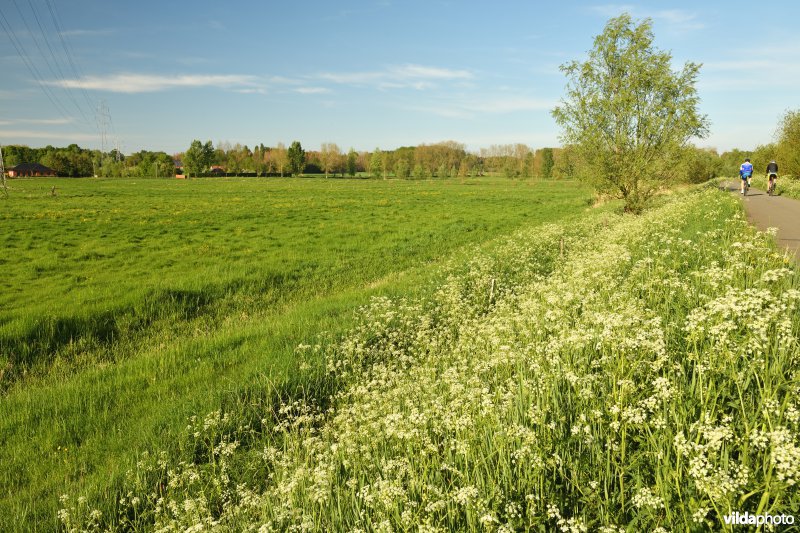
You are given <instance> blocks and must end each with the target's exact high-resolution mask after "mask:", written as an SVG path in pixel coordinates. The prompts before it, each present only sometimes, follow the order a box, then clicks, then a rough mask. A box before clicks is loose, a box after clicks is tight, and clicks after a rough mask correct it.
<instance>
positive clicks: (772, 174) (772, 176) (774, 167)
mask: <svg viewBox="0 0 800 533" xmlns="http://www.w3.org/2000/svg"><path fill="white" fill-rule="evenodd" d="M767 176H768V177H769V183H768V184H767V192H768V193H770V194H771V193H772V191H773V190H774V188H775V182H776V181H778V163H776V162H775V161H770V162H769V164H768V165H767Z"/></svg>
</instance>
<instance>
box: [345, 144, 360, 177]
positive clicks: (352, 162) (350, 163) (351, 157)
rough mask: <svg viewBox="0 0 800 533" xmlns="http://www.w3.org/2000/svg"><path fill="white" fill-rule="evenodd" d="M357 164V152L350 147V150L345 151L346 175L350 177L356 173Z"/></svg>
mask: <svg viewBox="0 0 800 533" xmlns="http://www.w3.org/2000/svg"><path fill="white" fill-rule="evenodd" d="M357 164H358V154H357V153H356V151H355V150H353V149H352V148H350V151H349V152H347V175H348V176H350V177H351V178H352V177H354V176H355V175H356V167H357Z"/></svg>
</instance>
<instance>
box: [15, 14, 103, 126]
mask: <svg viewBox="0 0 800 533" xmlns="http://www.w3.org/2000/svg"><path fill="white" fill-rule="evenodd" d="M14 5H15V6H16V7H17V11H19V14H20V17H22V21H23V22H24V23H25V27H26V28H28V31H29V32H30V33H31V37H32V38H33V42H34V43H35V44H36V48H38V49H39V53H41V54H42V57H44V59H45V62H46V63H47V66H48V68H50V72H51V73H52V74H53V76H54V77H55V78H58V79H59V81H61V82H62V87H64V89H65V92H66V93H67V96H68V97H69V99H70V100H71V101H72V103H73V104H74V105H75V109H77V110H78V113H80V114H81V116H82V117H83V120H84V122H86V123H87V124H88V123H89V119H88V117H87V116H86V113H84V111H83V107H81V106H80V105H79V104H78V101H77V100H76V99H75V96H73V94H72V91H70V90H69V89H68V87H67V85H66V81H67V78H66V76H64V72H63V71H62V70H61V64H60V61H59V60H58V59H57V58H56V54H55V52H54V51H53V47H52V46H51V45H50V39H48V38H47V32H46V31H45V30H44V27H43V26H42V22H41V20H40V19H39V14H38V13H37V10H36V8H35V7H34V5H33V2H32V1H31V0H28V7H30V8H31V12H32V13H33V18H34V20H36V25H37V26H39V31H40V32H41V33H42V37H44V42H45V44H46V45H47V49H48V50H49V52H50V57H51V58H52V59H53V64H54V65H55V69H54V68H53V65H52V64H51V63H50V60H49V59H48V57H47V56H46V55H45V54H44V52H43V51H42V48H41V46H39V41H38V40H37V39H36V35H35V34H34V32H32V31H31V30H30V27H29V26H28V22H27V20H25V16H24V15H23V14H22V10H21V9H20V8H19V5H18V4H17V0H14ZM56 71H58V72H57V73H56Z"/></svg>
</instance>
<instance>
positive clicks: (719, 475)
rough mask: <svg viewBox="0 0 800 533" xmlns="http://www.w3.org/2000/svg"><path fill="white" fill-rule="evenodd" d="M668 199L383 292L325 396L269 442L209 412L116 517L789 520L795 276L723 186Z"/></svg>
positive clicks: (210, 520) (447, 521)
mask: <svg viewBox="0 0 800 533" xmlns="http://www.w3.org/2000/svg"><path fill="white" fill-rule="evenodd" d="M667 202H668V203H667V204H666V205H664V206H663V207H661V208H659V209H656V210H653V211H652V212H650V213H647V214H646V215H644V216H641V217H636V218H630V217H614V218H612V219H608V218H602V217H599V216H591V217H589V218H587V220H585V221H583V222H581V223H579V224H575V225H571V226H569V227H559V226H547V227H544V228H537V229H536V230H535V231H528V232H520V233H518V234H516V235H514V236H513V237H512V238H510V239H508V240H506V241H503V242H499V243H497V244H496V245H495V246H494V247H492V248H491V249H490V250H488V251H487V250H484V251H475V252H474V253H472V254H471V256H470V257H471V259H470V260H469V261H468V262H467V263H466V264H465V265H461V264H453V265H449V266H447V267H445V270H444V273H443V275H442V276H441V279H442V280H443V281H442V282H441V285H440V286H439V287H438V288H437V289H436V290H435V291H432V292H431V293H430V296H428V297H425V298H420V299H418V300H415V301H409V300H390V299H386V298H382V299H376V300H375V301H374V302H373V303H372V304H371V305H370V306H368V307H367V308H364V309H362V310H361V316H362V320H361V322H360V325H359V326H358V327H357V328H356V329H355V330H354V331H353V332H351V334H350V335H349V336H348V337H347V338H345V339H344V340H343V341H342V342H340V343H337V344H336V345H330V346H321V347H319V350H321V351H323V352H324V354H325V356H326V357H327V360H328V364H327V368H328V371H329V372H330V373H331V375H333V376H335V378H336V379H337V380H339V383H340V385H341V386H340V387H339V392H338V393H336V394H335V395H334V396H333V397H332V398H330V403H329V405H326V406H325V407H324V408H323V407H321V406H319V405H316V404H315V403H313V402H303V401H293V402H289V403H286V404H285V405H283V406H281V407H280V408H279V409H278V411H277V413H275V416H272V417H271V418H270V419H269V420H268V421H266V422H265V423H263V424H262V426H261V427H262V429H260V430H259V431H258V434H257V435H256V436H252V433H253V430H252V428H251V427H250V426H248V425H245V424H242V425H241V426H237V421H236V420H235V418H231V417H228V418H227V419H226V415H224V414H223V413H212V414H211V415H209V416H208V417H206V418H205V419H204V420H202V421H198V420H197V419H195V420H193V421H192V424H191V427H190V428H189V430H188V432H187V434H188V436H187V438H188V439H189V440H191V441H192V442H195V443H197V449H198V450H199V452H198V453H197V454H196V459H195V460H194V461H186V462H183V463H179V464H161V465H159V464H158V461H157V460H156V459H154V458H153V459H150V460H149V461H144V463H143V464H142V465H140V468H139V470H138V471H137V472H141V471H144V470H146V469H148V468H150V469H158V468H160V469H161V470H160V472H161V473H162V475H163V477H164V479H165V480H166V483H165V484H164V485H163V486H162V487H159V488H158V489H157V490H153V489H152V488H147V487H146V486H139V487H138V488H136V487H137V486H136V484H135V483H131V484H130V485H131V487H133V488H132V490H131V492H130V494H128V495H127V496H126V498H125V499H124V501H121V502H120V503H119V507H120V509H121V512H120V518H115V519H113V520H107V521H106V522H104V524H106V527H110V528H112V529H113V528H114V527H141V526H143V525H144V524H147V527H148V528H153V529H155V530H158V531H172V530H198V531H199V530H202V529H218V530H253V531H255V530H262V531H287V530H288V531H292V530H296V531H303V530H309V531H323V530H331V531H332V530H337V531H338V530H344V531H372V530H376V531H394V530H406V529H415V530H423V531H451V530H490V531H513V530H520V529H540V530H560V531H589V530H596V531H606V532H611V531H624V530H626V529H628V528H642V529H650V530H659V528H667V529H676V530H692V529H705V528H725V527H726V523H725V521H724V520H723V517H724V516H728V515H730V514H731V513H733V512H741V513H745V512H749V513H750V514H763V515H779V514H782V513H787V514H789V513H791V509H794V508H796V507H797V506H798V504H800V498H798V494H797V489H796V487H797V481H798V479H800V438H799V437H800V434H798V423H799V422H800V400H797V398H800V395H798V392H800V390H799V389H800V385H798V381H797V374H796V370H795V369H796V368H797V363H798V357H800V346H798V332H800V313H798V306H800V292H798V290H797V287H798V281H799V280H800V277H799V276H798V274H797V272H796V271H795V270H794V269H793V268H792V266H791V265H790V264H788V263H787V261H786V259H785V257H784V256H782V255H781V254H778V253H777V252H775V250H774V246H773V245H772V243H771V242H770V237H769V236H768V235H764V234H758V233H755V232H753V231H752V230H751V229H750V228H749V227H748V226H747V224H746V222H745V221H744V220H743V218H742V217H741V215H740V214H739V211H738V208H737V206H736V204H735V202H734V200H732V199H730V198H728V197H727V196H725V195H721V194H717V193H715V192H714V191H693V192H691V193H687V194H681V195H677V196H675V197H673V198H670V199H669V200H668V201H667ZM265 417H266V415H265ZM243 435H250V436H248V437H247V439H246V440H247V446H243V445H242V442H244V440H245V439H244V438H243V437H242V436H243ZM234 471H235V472H237V474H236V476H234V475H233V474H232V472H234ZM137 472H133V473H131V479H135V478H136V476H137V475H140V474H138V473H137ZM242 472H251V475H249V476H245V475H243V474H242ZM252 473H255V474H252ZM134 498H136V499H137V500H138V501H137V504H134V503H133V499H134ZM141 502H149V503H148V504H147V505H145V506H144V507H141V506H142V505H143V504H142V503H141ZM136 505H139V506H140V507H136ZM137 509H138V510H137ZM89 513H90V510H89V508H88V507H86V506H85V505H84V507H80V506H76V505H69V501H67V503H66V504H65V507H64V509H63V510H62V513H61V519H62V523H63V524H64V526H65V527H66V528H67V529H71V528H73V527H75V528H77V527H89V528H91V527H93V526H96V527H101V526H100V523H101V521H102V517H100V516H97V515H96V514H95V515H94V517H92V516H91V515H90V514H89ZM131 517H133V518H131ZM126 520H127V522H126Z"/></svg>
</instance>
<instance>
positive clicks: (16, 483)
mask: <svg viewBox="0 0 800 533" xmlns="http://www.w3.org/2000/svg"><path fill="white" fill-rule="evenodd" d="M11 185H12V190H11V198H10V199H9V200H8V201H4V202H3V203H2V206H0V208H1V209H2V210H1V211H0V219H1V220H2V223H3V228H4V231H3V233H2V235H0V246H1V247H2V249H3V252H4V253H3V254H2V256H1V258H0V262H1V263H2V267H3V272H4V284H5V286H6V287H7V290H4V291H3V292H2V293H1V294H0V358H1V359H0V368H2V369H1V370H0V374H2V376H1V377H0V382H1V384H2V388H3V392H2V394H3V398H2V402H0V463H1V464H2V469H0V472H2V473H0V487H2V492H0V526H2V527H0V529H2V530H4V531H13V530H20V531H26V530H31V529H34V528H38V529H43V530H47V529H53V528H55V527H56V524H57V520H56V511H57V509H58V507H59V503H58V496H59V495H60V494H62V493H64V492H67V493H73V494H74V493H81V494H86V495H87V496H89V498H90V501H111V502H112V504H111V507H110V508H109V509H111V510H112V511H109V512H107V516H108V515H111V514H113V509H114V506H115V504H114V503H113V501H114V500H115V499H116V497H117V495H118V493H117V489H118V486H119V483H120V479H121V478H122V477H123V474H124V472H125V471H126V470H127V469H128V468H130V467H131V466H132V465H133V464H134V462H135V460H136V456H137V454H138V453H140V452H141V451H142V450H148V449H150V450H171V451H170V453H171V454H172V453H175V454H177V453H178V451H176V450H173V449H172V448H171V446H173V444H174V447H175V448H178V447H179V445H178V441H179V439H178V436H179V435H180V434H181V433H182V430H183V428H184V427H185V425H186V420H187V419H188V418H189V417H190V416H191V415H193V414H196V413H204V412H208V411H212V410H215V409H219V408H220V407H221V406H225V405H227V404H237V402H245V403H247V402H250V403H258V402H261V403H264V404H271V403H274V402H277V403H280V399H281V398H289V397H294V396H297V395H298V394H300V393H299V392H298V391H303V392H302V394H304V395H306V396H318V397H320V398H323V397H326V396H327V395H328V394H329V393H330V392H331V391H332V390H333V389H331V387H332V386H333V385H332V381H331V380H330V379H329V378H327V377H326V376H324V373H320V372H319V368H320V365H322V364H323V362H322V361H321V360H313V359H311V360H309V361H307V362H305V363H302V362H301V361H299V358H298V357H297V355H296V353H295V349H296V347H297V345H298V344H299V343H301V342H304V341H305V342H307V341H308V339H310V338H314V337H315V336H316V335H317V334H319V333H320V332H323V331H327V332H328V334H327V336H328V337H329V338H331V339H335V338H336V337H337V335H338V334H339V333H341V332H343V331H345V330H347V329H348V328H349V327H350V326H351V325H352V322H353V309H354V307H355V306H358V305H361V304H363V303H366V302H367V301H368V299H369V297H370V296H372V295H377V294H388V295H392V294H395V295H396V294H413V293H414V292H415V291H417V288H418V287H419V286H422V285H423V283H422V280H425V279H428V278H429V266H430V265H431V264H433V263H435V262H437V261H439V260H440V259H441V257H443V256H445V255H447V254H449V253H451V251H452V250H455V249H457V248H459V247H461V246H464V245H467V244H469V243H477V242H482V241H485V240H486V239H490V238H492V237H493V236H495V235H498V234H503V233H507V232H509V231H511V230H513V229H514V228H517V227H519V226H520V225H523V224H525V225H527V224H537V223H540V222H541V221H543V220H548V219H554V218H556V219H557V218H560V217H564V216H567V215H572V214H575V213H579V212H581V211H582V210H583V209H584V207H585V205H586V200H587V198H589V193H588V191H586V190H585V189H583V188H581V187H579V186H577V185H575V184H565V183H546V182H519V181H517V182H515V181H508V180H492V179H488V180H466V181H463V182H461V181H455V180H454V181H438V182H437V181H426V182H406V181H344V180H328V181H325V180H313V179H309V180H289V179H285V180H281V179H269V180H255V179H249V180H248V179H239V180H236V179H231V180H216V179H215V180H189V181H186V182H183V181H173V180H15V181H12V182H11ZM52 186H56V196H55V197H53V196H51V194H50V193H51V187H52ZM169 458H170V459H172V458H174V456H173V455H170V456H169Z"/></svg>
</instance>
